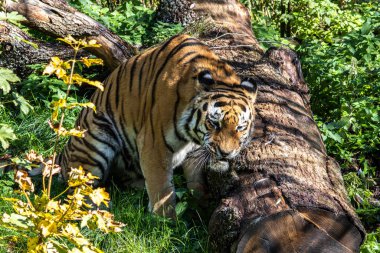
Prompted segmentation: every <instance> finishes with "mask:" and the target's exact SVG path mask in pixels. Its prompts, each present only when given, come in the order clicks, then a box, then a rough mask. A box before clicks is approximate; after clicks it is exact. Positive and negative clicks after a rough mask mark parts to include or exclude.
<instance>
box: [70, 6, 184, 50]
mask: <svg viewBox="0 0 380 253" xmlns="http://www.w3.org/2000/svg"><path fill="white" fill-rule="evenodd" d="M71 4H72V5H74V6H75V7H76V8H77V9H78V10H80V11H82V12H83V13H85V14H87V15H89V16H91V17H92V18H94V19H95V20H97V21H99V22H101V23H102V24H104V25H105V26H106V27H108V28H109V29H110V30H112V31H113V32H115V33H117V34H118V35H119V36H120V37H121V38H122V39H124V40H125V41H127V42H129V43H131V44H134V45H144V46H149V45H154V44H157V43H158V42H161V41H163V40H165V39H167V38H169V37H171V36H173V35H175V34H177V33H179V32H180V31H182V29H183V28H182V26H181V25H173V24H167V23H163V22H156V21H155V19H154V17H155V13H154V10H153V9H151V8H147V7H146V5H145V3H144V2H143V1H122V2H121V3H120V4H119V5H116V6H114V8H113V9H112V10H110V8H109V5H108V4H101V5H99V4H98V3H97V2H95V1H92V0H73V1H71Z"/></svg>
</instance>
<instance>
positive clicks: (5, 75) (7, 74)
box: [0, 67, 20, 94]
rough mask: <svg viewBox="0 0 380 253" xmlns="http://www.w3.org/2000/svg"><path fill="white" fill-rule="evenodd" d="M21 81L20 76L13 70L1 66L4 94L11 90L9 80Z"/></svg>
mask: <svg viewBox="0 0 380 253" xmlns="http://www.w3.org/2000/svg"><path fill="white" fill-rule="evenodd" d="M19 81H20V78H18V76H17V75H16V74H14V73H13V72H12V70H10V69H6V68H1V67H0V89H1V90H3V93H4V94H8V93H9V91H10V90H11V86H10V84H9V82H11V83H15V82H19Z"/></svg>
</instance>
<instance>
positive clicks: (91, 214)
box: [0, 36, 123, 253]
mask: <svg viewBox="0 0 380 253" xmlns="http://www.w3.org/2000/svg"><path fill="white" fill-rule="evenodd" d="M60 40H61V41H63V42H65V43H67V44H68V45H70V46H71V47H72V48H73V49H74V59H71V60H68V61H62V60H61V59H59V58H58V57H53V58H52V59H51V62H50V63H49V64H48V65H47V66H46V68H45V70H44V74H48V75H51V74H55V75H56V76H57V77H58V78H60V79H62V80H63V82H64V83H65V84H66V85H67V86H68V88H67V91H66V96H65V97H64V98H63V99H58V100H56V101H53V102H52V103H51V107H52V109H53V113H52V117H51V122H50V126H51V128H52V129H53V130H54V131H55V132H56V133H57V138H56V141H55V145H54V149H55V150H54V154H53V158H52V159H51V160H49V161H47V162H46V161H44V159H43V158H42V156H41V155H37V154H36V153H34V152H31V153H29V154H28V155H27V157H26V159H25V160H20V159H17V158H16V159H12V162H13V163H14V164H16V165H17V166H23V165H24V166H23V167H24V168H28V169H30V167H31V164H33V162H35V161H37V162H39V163H41V164H43V166H44V168H43V169H42V175H43V177H42V185H43V187H42V193H41V195H37V194H33V192H34V188H35V187H34V184H33V183H32V180H31V178H30V177H29V176H28V173H27V172H26V171H25V170H20V169H16V174H15V181H16V183H17V184H18V185H19V188H20V190H21V191H20V192H21V196H22V197H23V198H3V200H5V201H8V202H11V203H13V210H14V212H13V213H11V214H8V213H4V214H3V216H2V219H1V222H0V225H2V226H3V227H6V228H9V229H12V230H15V231H17V232H20V231H23V236H24V237H26V238H27V248H28V252H34V253H39V252H102V251H101V250H99V249H98V248H96V247H95V246H94V245H93V244H92V243H91V242H90V241H89V240H88V239H86V238H85V237H84V236H83V234H82V233H81V231H80V229H79V227H78V224H77V221H80V227H81V228H85V227H86V228H88V229H91V230H100V231H102V232H104V233H108V232H120V231H121V227H122V226H123V224H122V223H117V222H115V221H113V215H112V214H110V213H109V212H107V211H104V210H99V207H100V206H101V205H105V206H107V207H108V201H109V199H110V198H109V195H108V193H106V192H105V190H104V189H103V188H97V189H93V188H92V187H91V182H93V180H96V179H97V177H95V176H92V175H91V173H87V174H86V173H85V172H84V171H83V169H82V168H81V167H79V168H72V169H71V172H70V173H69V180H68V187H67V188H66V190H64V191H63V192H61V193H60V194H58V195H57V196H55V197H51V189H52V178H53V175H54V174H57V173H59V171H60V168H59V166H57V165H55V160H56V159H55V158H56V149H57V144H58V142H59V139H60V137H61V136H66V135H70V136H78V137H82V136H83V134H84V130H78V129H70V130H66V129H65V128H64V127H63V121H64V116H65V111H66V110H67V109H71V108H73V107H90V108H92V109H94V110H95V106H94V105H93V104H91V103H67V98H68V94H69V92H70V87H71V85H73V84H77V85H81V84H82V83H87V84H89V85H93V86H95V87H97V88H99V89H101V90H103V86H102V84H101V83H100V82H97V81H91V80H89V79H87V78H84V77H82V76H81V75H79V74H76V73H74V70H75V64H76V63H79V62H81V63H83V64H84V65H85V66H87V67H90V66H91V65H93V64H102V61H101V60H100V59H88V58H83V59H79V60H78V59H76V57H75V56H76V55H77V53H78V51H79V50H80V49H83V48H87V47H98V46H100V45H98V44H96V42H95V41H94V40H90V41H86V40H75V39H74V38H72V37H71V36H68V37H66V38H64V39H60ZM58 116H60V120H59V121H58ZM56 122H57V124H56ZM25 165H26V166H25ZM46 181H47V185H46ZM70 189H72V191H73V193H72V194H70V195H68V196H67V197H66V198H65V199H64V200H60V199H59V197H61V196H62V195H63V194H64V193H65V192H66V191H68V190H70ZM89 200H90V201H91V202H92V203H90V202H88V201H89ZM93 205H95V207H97V210H89V208H93V207H94V206H93ZM19 239H20V237H15V240H16V242H17V240H19Z"/></svg>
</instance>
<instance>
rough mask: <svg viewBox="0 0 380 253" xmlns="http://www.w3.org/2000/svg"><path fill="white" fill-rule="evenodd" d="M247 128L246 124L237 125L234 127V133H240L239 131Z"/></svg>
mask: <svg viewBox="0 0 380 253" xmlns="http://www.w3.org/2000/svg"><path fill="white" fill-rule="evenodd" d="M247 127H248V124H244V125H239V126H237V127H236V132H241V131H244V130H246V129H247Z"/></svg>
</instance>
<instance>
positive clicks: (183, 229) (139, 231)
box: [0, 174, 208, 253]
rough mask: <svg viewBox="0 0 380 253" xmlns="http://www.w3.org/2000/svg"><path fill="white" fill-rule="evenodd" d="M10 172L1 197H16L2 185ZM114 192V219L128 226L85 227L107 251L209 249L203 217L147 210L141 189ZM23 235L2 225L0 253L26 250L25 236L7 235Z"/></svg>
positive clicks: (2, 207) (2, 204)
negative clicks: (187, 217) (114, 228)
mask: <svg viewBox="0 0 380 253" xmlns="http://www.w3.org/2000/svg"><path fill="white" fill-rule="evenodd" d="M11 180H12V179H11V176H9V174H6V175H3V176H2V177H1V178H0V193H1V195H2V197H16V196H17V194H16V193H14V192H13V191H12V188H11V187H9V186H6V187H2V184H4V182H11ZM54 188H55V189H57V188H62V183H59V182H57V181H55V186H54ZM57 192H58V191H57ZM110 192H111V209H110V211H111V213H113V214H114V215H115V220H117V221H121V222H123V223H124V224H126V226H125V227H124V228H123V230H122V232H121V233H115V234H108V235H105V234H103V233H101V232H94V231H86V230H85V231H84V234H85V235H86V237H87V238H88V239H90V240H91V241H92V242H94V244H95V246H97V247H98V248H100V249H102V250H103V251H104V252H113V253H114V252H130V253H134V252H136V253H137V252H138V253H141V252H147V253H148V252H184V253H186V252H188V253H190V252H208V235H207V227H206V226H205V225H204V223H202V221H201V220H200V219H198V220H195V221H189V220H185V219H179V220H177V221H172V220H169V219H165V218H162V217H158V216H154V215H152V214H150V213H149V212H148V211H147V208H146V207H147V203H148V198H147V196H146V194H145V192H144V191H142V190H128V191H123V192H121V191H119V190H118V189H117V188H116V187H112V188H111V189H110ZM4 212H7V213H11V212H12V207H11V205H10V203H9V202H6V201H4V200H0V213H4ZM12 235H14V236H18V237H20V236H21V235H22V233H18V232H17V233H16V232H13V231H10V230H9V229H6V228H2V227H0V253H3V252H4V253H6V252H26V250H25V249H26V238H22V239H21V240H20V241H18V243H17V244H16V243H14V242H12V241H11V240H9V239H8V238H7V239H6V240H4V239H3V240H1V238H2V237H8V236H12Z"/></svg>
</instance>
